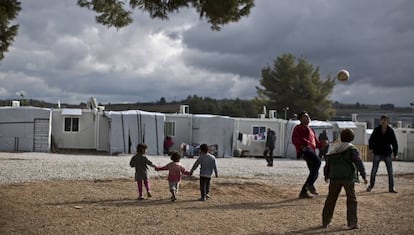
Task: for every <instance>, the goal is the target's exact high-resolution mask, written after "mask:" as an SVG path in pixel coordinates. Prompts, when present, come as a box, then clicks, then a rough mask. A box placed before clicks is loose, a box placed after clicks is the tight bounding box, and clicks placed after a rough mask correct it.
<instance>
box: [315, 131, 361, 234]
mask: <svg viewBox="0 0 414 235" xmlns="http://www.w3.org/2000/svg"><path fill="white" fill-rule="evenodd" d="M354 137H355V134H354V132H353V131H352V130H351V129H344V130H342V132H341V141H342V142H341V143H339V144H338V145H337V146H335V148H334V149H333V150H332V151H330V153H329V154H328V155H327V156H326V164H325V167H324V175H325V181H329V193H328V196H327V198H326V201H325V206H324V207H323V211H322V226H323V227H324V228H326V227H328V225H329V223H330V222H331V219H332V216H333V213H334V210H335V204H336V201H337V200H338V196H339V193H340V192H341V189H342V187H343V188H344V189H345V193H346V209H347V216H346V217H347V218H346V219H347V222H348V228H349V229H357V228H358V217H357V204H358V202H357V198H356V195H355V182H358V173H357V170H358V171H359V172H360V173H361V176H362V178H363V179H364V183H365V184H367V179H366V173H365V168H364V164H363V162H362V160H361V158H360V157H359V152H358V150H357V149H356V148H355V146H354V145H353V144H351V143H350V142H351V141H352V140H354Z"/></svg>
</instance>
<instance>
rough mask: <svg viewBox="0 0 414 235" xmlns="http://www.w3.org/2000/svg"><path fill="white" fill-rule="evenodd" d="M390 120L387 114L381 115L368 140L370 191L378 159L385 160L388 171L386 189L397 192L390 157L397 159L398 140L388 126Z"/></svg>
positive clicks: (373, 183) (373, 182) (368, 189)
mask: <svg viewBox="0 0 414 235" xmlns="http://www.w3.org/2000/svg"><path fill="white" fill-rule="evenodd" d="M389 124H390V120H389V118H388V117H387V116H385V115H382V116H381V124H380V125H378V126H377V127H376V128H375V129H374V131H373V132H372V134H371V136H370V137H369V140H368V148H369V150H368V154H369V155H370V156H371V157H372V156H373V157H372V169H371V178H370V181H369V186H368V188H367V192H371V190H372V189H373V188H374V185H375V176H376V175H377V171H378V166H379V163H380V161H384V162H385V166H386V167H387V173H388V191H389V192H390V193H397V191H395V189H394V175H393V169H392V160H393V159H392V157H391V154H393V155H394V160H396V159H398V141H397V137H396V136H395V133H394V130H393V129H392V128H391V127H390V126H389Z"/></svg>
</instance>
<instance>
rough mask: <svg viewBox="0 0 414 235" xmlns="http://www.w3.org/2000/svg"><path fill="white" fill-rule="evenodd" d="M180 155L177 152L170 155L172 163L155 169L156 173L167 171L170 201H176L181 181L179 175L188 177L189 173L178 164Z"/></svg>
mask: <svg viewBox="0 0 414 235" xmlns="http://www.w3.org/2000/svg"><path fill="white" fill-rule="evenodd" d="M180 159H181V155H180V154H179V153H177V152H173V153H172V154H171V160H172V162H170V163H168V164H167V165H165V166H163V167H155V170H156V171H163V170H168V171H169V172H168V184H169V189H170V192H171V201H175V200H177V197H176V196H177V193H178V188H179V184H180V181H181V175H190V173H189V172H188V171H187V170H186V169H185V168H184V167H183V166H182V165H181V163H180Z"/></svg>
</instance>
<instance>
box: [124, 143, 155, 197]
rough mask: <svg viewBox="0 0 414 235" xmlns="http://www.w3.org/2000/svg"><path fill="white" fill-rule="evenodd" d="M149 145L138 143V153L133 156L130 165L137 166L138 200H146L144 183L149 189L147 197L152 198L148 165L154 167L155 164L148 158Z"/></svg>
mask: <svg viewBox="0 0 414 235" xmlns="http://www.w3.org/2000/svg"><path fill="white" fill-rule="evenodd" d="M147 148H148V146H147V145H145V144H138V145H137V153H136V154H135V155H134V156H133V157H132V158H131V160H130V162H129V165H130V166H131V167H135V181H137V186H138V200H144V197H143V196H142V185H143V184H144V186H145V189H146V190H147V197H148V198H150V197H151V196H152V195H151V188H150V182H149V178H148V166H151V167H154V168H155V165H154V164H153V163H152V162H151V161H150V160H148V157H147V156H146V153H147Z"/></svg>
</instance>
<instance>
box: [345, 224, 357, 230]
mask: <svg viewBox="0 0 414 235" xmlns="http://www.w3.org/2000/svg"><path fill="white" fill-rule="evenodd" d="M348 228H349V229H359V226H358V224H353V225H349V226H348Z"/></svg>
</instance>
